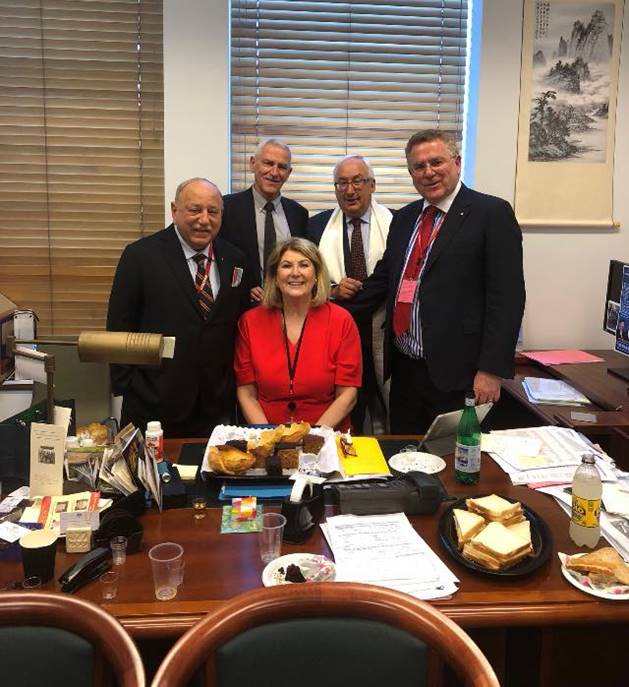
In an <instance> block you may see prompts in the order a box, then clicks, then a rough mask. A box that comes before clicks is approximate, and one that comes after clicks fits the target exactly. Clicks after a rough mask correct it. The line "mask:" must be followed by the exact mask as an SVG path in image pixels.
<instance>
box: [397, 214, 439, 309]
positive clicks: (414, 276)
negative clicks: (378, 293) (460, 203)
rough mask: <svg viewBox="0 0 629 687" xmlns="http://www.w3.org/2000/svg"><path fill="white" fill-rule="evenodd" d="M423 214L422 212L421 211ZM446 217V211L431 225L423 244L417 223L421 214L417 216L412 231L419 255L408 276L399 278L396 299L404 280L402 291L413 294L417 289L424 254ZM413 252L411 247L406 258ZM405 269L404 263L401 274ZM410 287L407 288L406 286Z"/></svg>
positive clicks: (424, 257) (429, 247)
mask: <svg viewBox="0 0 629 687" xmlns="http://www.w3.org/2000/svg"><path fill="white" fill-rule="evenodd" d="M422 214H423V213H422ZM445 218H446V213H444V214H443V216H442V217H441V219H440V220H439V221H438V222H437V224H435V225H433V228H432V231H431V232H430V238H429V239H428V242H427V243H426V244H425V245H422V244H421V232H420V231H419V225H420V224H421V219H422V215H420V216H419V217H418V218H417V222H416V223H415V229H414V232H417V234H416V237H415V240H416V241H419V242H420V244H419V255H418V256H417V264H416V265H414V266H413V270H412V272H411V273H410V274H409V276H408V277H407V278H406V279H401V280H400V286H399V287H398V296H397V299H399V298H400V290H401V289H402V288H403V287H405V284H404V282H407V285H406V288H404V291H405V292H406V293H408V294H410V293H411V291H412V293H413V294H414V293H415V291H416V289H417V283H418V282H419V278H420V276H421V272H422V270H423V267H424V261H425V259H426V256H427V255H428V253H429V252H430V249H431V248H432V244H433V243H434V241H435V239H436V238H437V235H438V234H439V231H440V230H441V225H442V224H443V223H444V221H445ZM412 254H413V249H412V248H411V250H410V253H409V257H408V259H409V260H410V259H411V256H412ZM405 271H406V265H405V267H404V270H402V274H404V272H405ZM409 286H410V287H411V288H410V289H408V287H409Z"/></svg>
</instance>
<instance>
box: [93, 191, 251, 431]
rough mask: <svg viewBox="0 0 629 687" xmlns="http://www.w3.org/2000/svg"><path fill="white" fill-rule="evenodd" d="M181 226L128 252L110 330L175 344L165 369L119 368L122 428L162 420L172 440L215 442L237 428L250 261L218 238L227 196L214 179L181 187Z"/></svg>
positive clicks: (176, 213) (177, 214)
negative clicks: (237, 346) (228, 424)
mask: <svg viewBox="0 0 629 687" xmlns="http://www.w3.org/2000/svg"><path fill="white" fill-rule="evenodd" d="M171 212H172V218H173V223H172V224H171V225H170V226H169V227H168V228H166V229H164V230H162V231H159V232H157V233H156V234H153V235H151V236H147V237H144V238H142V239H140V240H138V241H135V242H134V243H132V244H130V245H128V246H127V247H126V248H125V250H124V252H123V254H122V256H121V258H120V262H119V263H118V268H117V270H116V275H115V277H114V282H113V285H112V289H111V296H110V299H109V311H108V315H107V329H109V330H112V331H132V332H152V333H161V334H163V335H165V336H174V337H176V344H175V354H174V358H173V359H171V360H169V359H164V360H163V361H162V365H161V367H158V368H155V367H144V366H142V367H140V366H134V367H131V366H123V365H112V366H111V381H112V388H113V392H114V394H122V396H123V404H122V422H123V424H124V423H126V422H129V421H131V422H133V423H134V424H135V425H136V426H137V427H140V428H141V429H142V430H144V428H145V427H146V423H147V422H148V421H149V420H160V421H161V422H162V425H163V427H164V433H165V434H166V436H179V437H188V436H208V435H209V433H210V432H211V430H212V428H213V426H214V425H216V424H219V423H221V422H225V421H232V420H233V418H234V412H235V386H234V379H233V372H232V365H233V354H234V337H235V331H236V322H237V320H238V317H239V316H240V314H241V313H242V312H243V310H244V309H245V308H246V307H247V303H248V292H249V285H248V282H247V275H246V272H245V265H246V261H245V256H244V255H243V254H242V253H241V252H240V251H239V250H238V249H237V248H235V247H234V246H232V245H231V244H230V243H227V242H225V241H223V240H221V239H220V238H217V234H218V231H219V229H220V226H221V217H222V198H221V194H220V191H219V190H218V188H217V187H216V186H215V185H214V184H213V183H212V182H210V181H208V180H207V179H201V178H194V179H189V180H187V181H184V182H182V183H181V184H180V185H179V186H178V188H177V192H176V194H175V200H174V201H173V202H172V203H171Z"/></svg>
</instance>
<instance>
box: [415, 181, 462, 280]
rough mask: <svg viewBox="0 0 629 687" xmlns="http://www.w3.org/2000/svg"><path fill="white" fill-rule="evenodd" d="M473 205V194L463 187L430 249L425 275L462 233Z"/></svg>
mask: <svg viewBox="0 0 629 687" xmlns="http://www.w3.org/2000/svg"><path fill="white" fill-rule="evenodd" d="M471 204H472V199H471V194H470V192H469V189H468V188H467V186H464V185H461V188H460V189H459V192H458V193H457V194H456V197H455V199H454V201H453V203H452V205H451V206H450V209H449V210H448V214H447V215H446V218H445V220H444V221H443V224H442V225H441V229H440V230H439V234H437V238H436V239H435V241H434V243H433V245H432V248H431V249H430V255H429V256H428V260H427V262H426V267H425V268H424V273H426V272H427V271H428V270H429V269H430V268H431V267H432V266H433V265H434V263H435V262H436V261H437V260H438V259H439V256H440V255H441V254H442V253H443V251H444V249H445V248H446V246H447V245H448V244H449V243H450V241H452V239H453V238H454V237H455V236H456V234H457V233H458V232H459V231H460V229H461V227H462V226H463V223H464V222H465V218H466V217H467V215H468V213H469V211H470V206H471Z"/></svg>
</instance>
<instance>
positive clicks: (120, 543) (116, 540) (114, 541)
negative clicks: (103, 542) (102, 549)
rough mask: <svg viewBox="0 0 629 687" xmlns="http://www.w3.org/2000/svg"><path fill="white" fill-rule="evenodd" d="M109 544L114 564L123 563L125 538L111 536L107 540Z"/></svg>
mask: <svg viewBox="0 0 629 687" xmlns="http://www.w3.org/2000/svg"><path fill="white" fill-rule="evenodd" d="M109 546H111V557H112V559H113V562H114V565H124V562H125V561H126V560H127V538H126V537H122V536H118V537H112V538H111V539H110V541H109Z"/></svg>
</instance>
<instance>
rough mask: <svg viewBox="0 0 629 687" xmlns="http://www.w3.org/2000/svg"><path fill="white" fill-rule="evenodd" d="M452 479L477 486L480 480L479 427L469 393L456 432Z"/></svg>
mask: <svg viewBox="0 0 629 687" xmlns="http://www.w3.org/2000/svg"><path fill="white" fill-rule="evenodd" d="M454 479H455V480H456V481H457V482H459V483H461V484H478V480H479V479H480V425H479V424H478V417H476V408H475V400H474V392H471V391H468V392H467V393H466V394H465V408H463V414H462V415H461V419H460V420H459V426H458V427H457V430H456V448H455V450H454Z"/></svg>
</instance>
